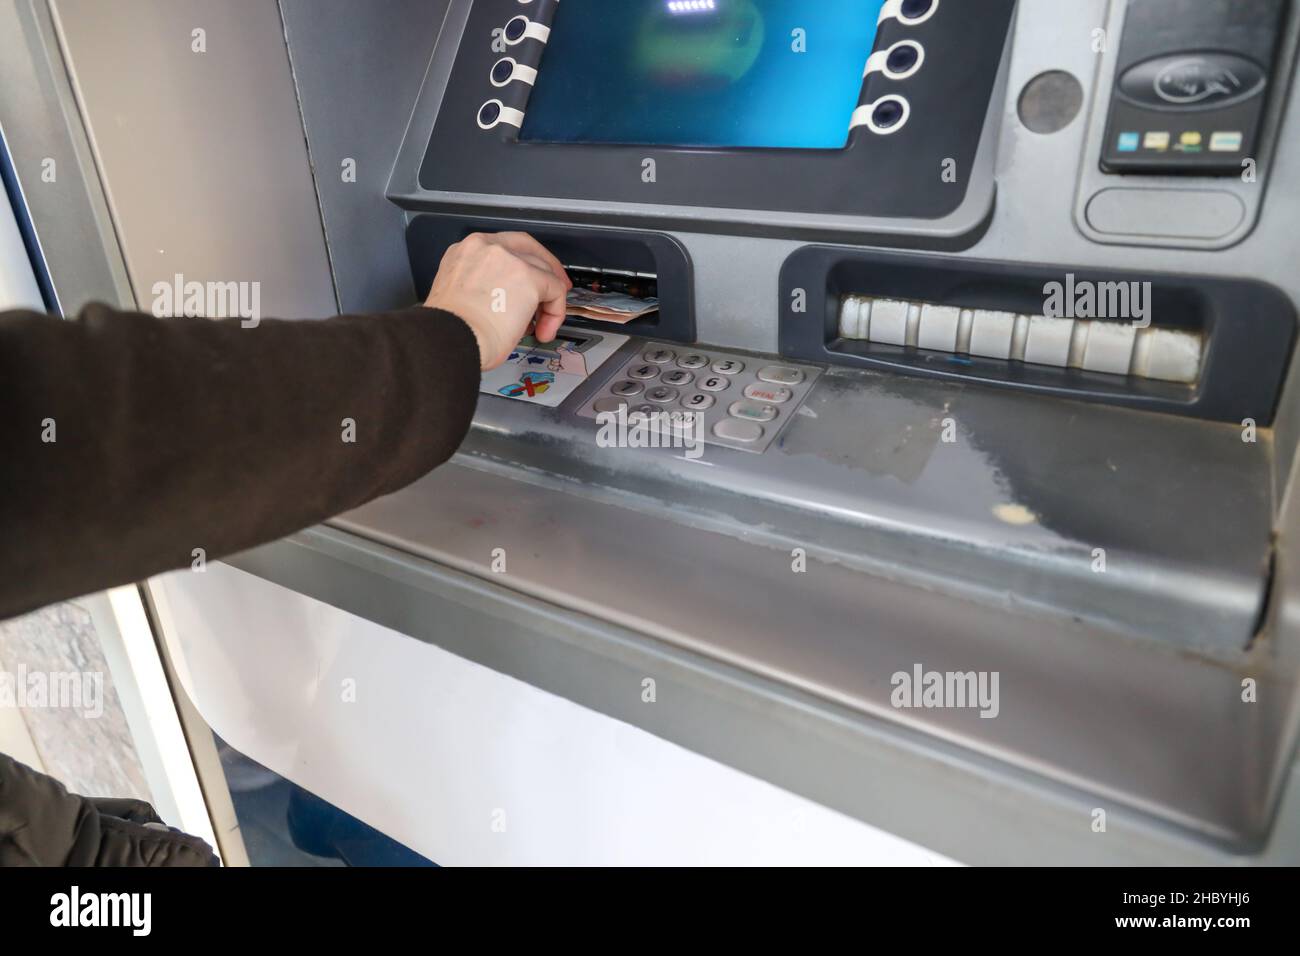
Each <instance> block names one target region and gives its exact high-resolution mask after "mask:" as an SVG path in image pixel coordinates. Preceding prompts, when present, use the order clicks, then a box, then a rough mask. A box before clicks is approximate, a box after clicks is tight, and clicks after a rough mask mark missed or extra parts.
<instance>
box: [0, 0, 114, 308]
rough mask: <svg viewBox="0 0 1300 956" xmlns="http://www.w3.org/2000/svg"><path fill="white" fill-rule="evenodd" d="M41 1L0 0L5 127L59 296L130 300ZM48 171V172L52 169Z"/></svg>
mask: <svg viewBox="0 0 1300 956" xmlns="http://www.w3.org/2000/svg"><path fill="white" fill-rule="evenodd" d="M76 117H77V104H76V101H75V98H74V95H73V91H72V87H71V85H70V83H69V82H68V74H67V71H66V69H65V67H64V64H63V58H62V56H61V55H60V53H59V49H58V40H57V38H56V35H55V29H54V23H53V21H52V19H51V17H50V12H49V9H48V7H47V6H46V4H45V3H44V2H43V0H6V2H4V3H0V134H3V136H4V139H5V144H6V147H7V148H8V150H9V154H10V158H11V159H12V161H13V165H14V174H15V178H16V186H17V189H18V192H19V196H20V199H21V201H22V204H23V205H24V206H25V208H26V212H27V215H28V216H29V217H30V219H31V222H32V224H33V228H34V230H35V233H36V238H37V245H38V248H39V254H40V256H41V259H42V262H41V265H42V266H43V267H44V268H45V270H46V271H47V272H48V274H49V277H50V282H51V284H52V286H53V292H54V297H55V303H54V304H55V305H56V306H57V307H58V309H59V310H60V311H61V312H62V313H63V314H64V315H74V314H76V312H77V311H78V310H80V309H81V307H82V306H83V305H85V304H86V303H88V302H92V301H96V300H98V301H102V302H111V303H114V304H117V305H123V304H129V303H131V302H132V301H133V296H132V293H131V287H130V282H129V281H128V279H127V274H126V266H125V264H124V263H123V262H122V256H121V252H120V251H119V249H118V246H117V240H116V237H115V235H114V232H113V222H112V219H111V217H110V216H109V212H108V204H107V202H106V201H105V198H104V194H103V191H102V190H101V188H100V183H99V178H98V175H97V173H96V170H95V164H94V158H93V156H92V155H91V150H90V143H89V141H88V140H87V138H86V134H85V130H84V129H83V128H82V126H81V124H80V122H79V121H78V120H77V118H76ZM51 175H52V177H53V178H52V179H51V178H50V176H51Z"/></svg>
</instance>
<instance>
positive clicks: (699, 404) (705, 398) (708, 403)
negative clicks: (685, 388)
mask: <svg viewBox="0 0 1300 956" xmlns="http://www.w3.org/2000/svg"><path fill="white" fill-rule="evenodd" d="M716 401H717V399H716V398H714V397H713V396H712V395H705V394H704V393H703V392H695V393H694V394H692V395H688V396H687V397H686V398H683V399H682V405H684V406H685V407H686V408H689V409H690V410H691V411H693V412H702V411H705V410H706V409H710V408H712V407H713V404H714V402H716Z"/></svg>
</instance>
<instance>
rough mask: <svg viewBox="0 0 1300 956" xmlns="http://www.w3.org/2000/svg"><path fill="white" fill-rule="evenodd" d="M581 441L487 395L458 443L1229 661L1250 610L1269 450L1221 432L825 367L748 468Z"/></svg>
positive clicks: (742, 457)
mask: <svg viewBox="0 0 1300 956" xmlns="http://www.w3.org/2000/svg"><path fill="white" fill-rule="evenodd" d="M753 360H754V361H762V360H761V359H759V358H757V357H755V358H754V359H753ZM585 400H586V398H585V396H583V395H579V396H577V397H576V399H575V401H574V402H573V404H572V406H571V407H572V410H574V411H576V410H577V409H578V408H579V406H580V405H581V404H582V403H583V402H585ZM945 431H949V432H950V437H951V439H952V440H951V441H945V440H944V437H945ZM595 435H596V429H595V427H594V425H593V423H591V422H590V421H587V420H575V418H574V416H573V414H572V413H565V412H560V411H550V410H542V409H538V408H535V407H532V406H527V405H522V404H519V403H514V402H510V401H507V400H504V399H497V398H495V397H491V396H488V397H483V398H481V399H480V401H479V411H478V415H477V421H476V427H475V429H474V430H473V432H472V433H471V436H470V438H469V439H468V441H467V442H466V444H465V445H464V446H463V448H464V451H465V452H466V453H468V454H472V455H476V456H481V457H483V458H487V459H490V460H493V461H496V462H502V463H508V464H509V465H511V466H515V467H518V468H521V469H529V470H531V471H535V472H538V473H546V474H551V475H562V476H564V477H565V478H566V479H569V480H571V481H574V482H578V483H580V484H581V485H582V486H583V487H584V489H585V490H586V491H587V492H588V493H591V494H598V493H600V492H598V491H597V489H608V490H610V491H611V492H613V493H629V494H636V495H640V496H643V497H644V499H645V500H648V501H660V502H665V503H667V502H672V503H673V509H672V510H673V511H676V512H682V513H684V514H685V515H686V516H687V517H686V518H684V519H683V520H688V521H690V522H692V523H698V522H700V521H705V520H712V521H716V522H719V523H720V525H721V526H722V527H727V528H730V529H731V533H733V534H736V535H744V534H747V533H748V532H749V531H750V530H751V529H754V528H761V529H763V530H766V531H769V532H772V533H775V534H777V535H780V536H781V537H782V539H783V540H786V541H787V542H788V547H787V550H788V549H789V548H794V547H803V548H807V549H810V550H811V551H814V552H818V553H821V554H823V555H825V556H826V557H827V559H828V560H833V561H835V562H836V563H840V564H846V565H849V566H852V567H856V568H859V569H863V570H869V571H870V572H871V573H875V574H882V575H885V576H888V577H891V578H894V579H900V580H911V581H915V582H920V583H923V584H924V585H925V586H926V587H927V588H928V589H930V590H931V591H934V592H937V593H963V594H967V595H970V596H972V597H978V599H979V600H982V601H983V602H985V603H988V604H991V605H994V606H1005V607H1015V606H1020V605H1038V606H1041V607H1043V608H1047V609H1052V610H1055V611H1057V612H1059V613H1062V614H1065V615H1068V616H1070V617H1074V618H1078V619H1085V620H1089V621H1094V622H1096V623H1098V624H1099V625H1102V626H1104V627H1107V628H1110V629H1113V630H1117V631H1123V632H1125V633H1129V634H1131V635H1134V636H1137V637H1141V638H1143V639H1146V640H1150V641H1157V642H1162V643H1165V644H1167V645H1169V646H1171V647H1179V648H1188V649H1194V650H1197V651H1201V652H1204V653H1209V654H1216V655H1221V656H1224V657H1226V658H1227V659H1233V658H1235V657H1236V656H1237V655H1239V654H1240V652H1241V651H1242V650H1243V649H1244V648H1245V647H1246V645H1247V644H1248V643H1249V642H1250V640H1251V639H1252V637H1253V636H1254V634H1255V628H1256V625H1257V621H1258V617H1259V615H1260V613H1261V611H1262V607H1263V601H1264V594H1265V588H1266V585H1267V577H1266V572H1267V569H1268V562H1269V557H1270V553H1271V542H1270V531H1271V520H1272V519H1271V510H1272V502H1271V495H1270V486H1269V472H1270V468H1271V465H1272V463H1271V446H1270V443H1269V441H1268V436H1267V435H1265V437H1264V439H1263V440H1262V441H1260V442H1256V443H1244V442H1242V441H1241V435H1240V429H1238V428H1236V427H1235V426H1230V425H1219V424H1214V423H1208V422H1199V421H1191V420H1186V419H1177V418H1169V417H1166V416H1161V415H1155V414H1149V413H1140V414H1139V413H1133V412H1129V411H1126V410H1122V409H1117V408H1112V407H1102V406H1095V405H1086V404H1082V403H1074V402H1062V401H1060V400H1057V399H1051V398H1042V397H1037V396H1034V397H1026V396H1021V395H1008V394H1006V393H1003V392H997V391H991V390H987V389H981V388H978V387H973V386H962V385H954V384H942V383H934V382H931V381H923V380H919V379H908V378H899V377H896V376H891V375H888V374H885V373H877V372H859V371H852V370H846V369H832V370H831V371H830V372H829V373H828V374H827V375H826V376H824V377H823V378H822V380H821V381H820V382H819V384H818V385H817V386H816V387H815V388H814V389H813V391H812V392H811V394H810V395H809V397H808V399H807V401H806V402H805V404H804V406H803V408H802V409H801V410H800V413H799V414H798V415H796V416H795V419H794V421H793V422H792V423H791V424H790V425H789V426H788V428H787V430H786V431H785V432H784V433H783V435H782V437H781V439H780V440H779V441H778V442H777V443H776V444H775V445H774V446H773V447H772V448H770V449H769V450H768V451H767V452H766V453H765V454H763V455H762V456H752V455H746V454H743V453H733V452H730V451H728V450H726V449H721V448H718V449H714V448H709V449H707V451H706V453H705V454H704V456H703V458H702V459H701V460H700V461H691V460H689V459H687V458H685V457H684V456H682V455H680V454H673V453H671V452H669V453H664V452H663V451H662V450H659V449H630V448H601V447H597V445H596V442H595ZM399 497H401V496H400V495H399ZM1207 501H1213V502H1216V507H1215V508H1213V509H1207V508H1206V507H1205V502H1207ZM430 506H431V503H430V502H429V501H428V500H425V501H422V502H419V503H414V502H413V503H411V504H410V505H409V506H408V507H410V509H411V510H412V511H416V510H420V509H423V508H428V507H430ZM1192 515H1194V516H1195V520H1189V516H1192ZM363 520H364V519H363ZM405 543H406V544H407V545H408V546H411V545H415V544H418V542H415V541H414V540H411V539H405ZM502 544H503V546H505V545H506V542H505V541H503V542H502ZM444 547H447V549H448V550H454V546H452V547H448V546H446V545H444ZM1098 549H1100V550H1101V551H1102V552H1104V570H1098V568H1099V567H1103V565H1099V564H1098ZM791 600H798V599H797V598H796V597H795V595H793V594H792V595H791ZM819 607H820V606H819V605H818V604H817V603H816V602H810V603H809V604H808V605H807V606H806V607H805V611H806V613H807V615H808V616H809V617H810V618H811V617H815V616H816V615H817V614H818V613H819Z"/></svg>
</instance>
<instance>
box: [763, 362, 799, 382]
mask: <svg viewBox="0 0 1300 956" xmlns="http://www.w3.org/2000/svg"><path fill="white" fill-rule="evenodd" d="M758 377H759V379H760V380H761V381H764V382H771V383H773V384H774V385H802V384H803V380H804V374H803V372H802V371H801V370H800V369H797V368H790V367H789V366H786V365H769V366H767V367H766V368H760V369H759V370H758Z"/></svg>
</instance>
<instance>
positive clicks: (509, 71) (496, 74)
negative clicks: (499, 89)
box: [492, 56, 515, 86]
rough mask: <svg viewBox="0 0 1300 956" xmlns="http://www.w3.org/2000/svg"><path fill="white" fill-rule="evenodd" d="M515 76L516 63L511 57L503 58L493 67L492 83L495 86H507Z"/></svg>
mask: <svg viewBox="0 0 1300 956" xmlns="http://www.w3.org/2000/svg"><path fill="white" fill-rule="evenodd" d="M514 75H515V61H514V60H513V59H511V58H510V57H508V56H507V57H502V58H501V59H500V60H497V61H496V63H495V64H493V66H492V83H493V85H495V86H505V85H506V84H507V83H509V82H510V79H511V78H512V77H513V76H514Z"/></svg>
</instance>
